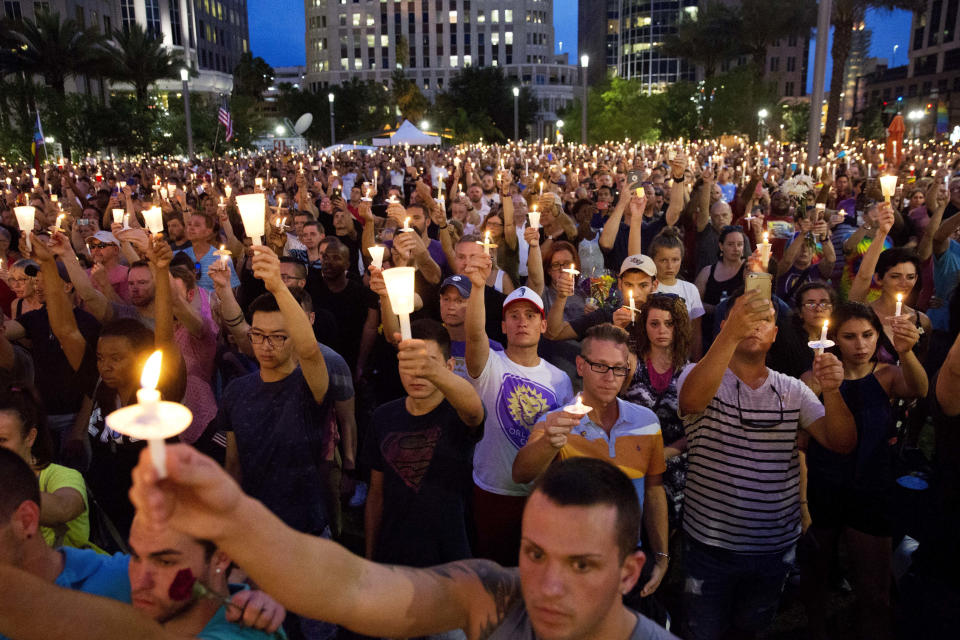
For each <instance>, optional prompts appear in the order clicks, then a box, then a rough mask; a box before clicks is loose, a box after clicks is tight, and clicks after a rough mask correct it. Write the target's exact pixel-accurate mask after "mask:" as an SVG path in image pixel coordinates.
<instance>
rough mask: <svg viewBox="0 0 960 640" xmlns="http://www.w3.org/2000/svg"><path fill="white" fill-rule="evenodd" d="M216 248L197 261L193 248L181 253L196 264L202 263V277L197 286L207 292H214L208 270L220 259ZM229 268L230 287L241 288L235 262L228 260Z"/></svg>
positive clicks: (211, 248)
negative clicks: (234, 267)
mask: <svg viewBox="0 0 960 640" xmlns="http://www.w3.org/2000/svg"><path fill="white" fill-rule="evenodd" d="M216 251H217V250H216V248H214V247H210V250H209V251H207V254H206V255H205V256H203V257H202V258H200V259H199V260H198V259H197V255H196V254H195V253H194V252H193V247H192V246H191V247H187V248H186V249H184V250H183V251H182V252H181V253H185V254H187V255H188V256H190V259H191V260H193V262H194V264H196V263H197V262H199V263H200V277H199V278H198V279H197V285H198V286H200V287H203V288H204V289H206V290H207V291H213V280H211V279H210V276H208V275H207V269H209V268H210V265H212V264H213V263H214V262H216V261H217V260H219V259H220V257H219V256H217V255H216ZM227 267H228V268H229V269H230V287H231V288H234V289H235V288H237V287H239V286H240V278H238V277H237V272H236V271H234V269H233V260H227Z"/></svg>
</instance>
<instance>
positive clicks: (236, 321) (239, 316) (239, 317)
mask: <svg viewBox="0 0 960 640" xmlns="http://www.w3.org/2000/svg"><path fill="white" fill-rule="evenodd" d="M224 322H226V323H227V326H228V327H235V326H237V325H238V324H240V323H241V322H243V311H241V312H240V313H238V314H237V317H235V318H232V319H230V320H225V321H224Z"/></svg>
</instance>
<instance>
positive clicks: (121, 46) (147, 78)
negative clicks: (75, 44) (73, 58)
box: [109, 22, 185, 108]
mask: <svg viewBox="0 0 960 640" xmlns="http://www.w3.org/2000/svg"><path fill="white" fill-rule="evenodd" d="M113 40H114V44H111V45H109V50H110V53H111V56H112V58H113V61H114V62H113V69H112V71H111V77H112V78H113V79H114V80H119V81H121V82H126V83H128V84H130V85H132V86H133V92H134V95H135V96H136V98H137V103H138V104H139V105H140V106H141V107H142V108H145V107H146V104H147V96H148V95H149V91H150V86H151V85H153V84H155V83H156V82H158V81H160V80H170V79H176V78H178V77H179V76H180V68H181V67H182V66H183V65H184V64H185V62H184V59H183V56H182V55H180V53H177V52H173V51H171V50H170V49H168V48H167V47H165V46H164V44H163V39H162V38H157V37H155V36H154V35H153V34H151V33H148V32H147V31H146V30H145V29H144V28H143V27H142V26H140V24H138V23H136V22H133V23H131V24H129V25H128V26H127V27H125V28H124V29H123V30H117V31H114V32H113Z"/></svg>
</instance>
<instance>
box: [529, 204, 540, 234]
mask: <svg viewBox="0 0 960 640" xmlns="http://www.w3.org/2000/svg"><path fill="white" fill-rule="evenodd" d="M527 220H529V222H530V226H531V227H533V228H534V229H539V228H540V212H539V211H537V205H533V207H532V208H531V209H530V211H529V212H527Z"/></svg>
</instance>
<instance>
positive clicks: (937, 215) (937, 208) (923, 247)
mask: <svg viewBox="0 0 960 640" xmlns="http://www.w3.org/2000/svg"><path fill="white" fill-rule="evenodd" d="M926 203H927V211H929V212H930V221H929V222H928V223H927V226H926V228H925V229H924V230H923V235H922V236H921V237H920V242H919V243H918V244H917V256H919V258H920V261H921V262H924V261H926V260H927V259H928V258H929V257H930V256H931V255H934V254H936V255H938V256H939V255H943V252H944V251H946V250H947V248H948V247H949V244H950V241H949V237H950V236H946V237H945V238H943V239H942V240H939V239H938V238H937V236H938V235H939V234H938V232H939V231H940V225H941V223H942V222H943V212H944V210H945V209H946V207H947V197H942V198H941V197H940V183H939V181H934V182H933V183H932V184H931V185H930V188H929V189H927V194H926ZM954 217H956V216H954Z"/></svg>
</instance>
